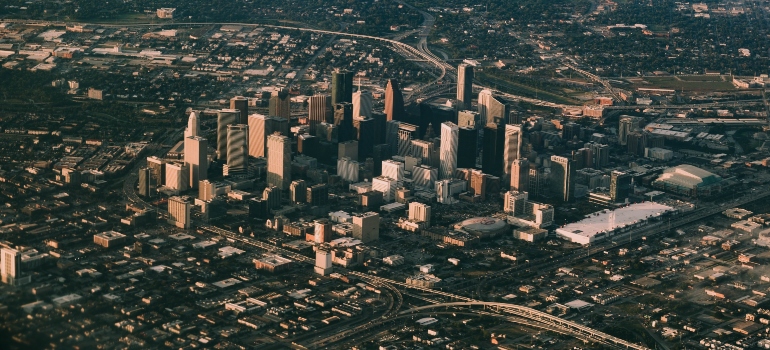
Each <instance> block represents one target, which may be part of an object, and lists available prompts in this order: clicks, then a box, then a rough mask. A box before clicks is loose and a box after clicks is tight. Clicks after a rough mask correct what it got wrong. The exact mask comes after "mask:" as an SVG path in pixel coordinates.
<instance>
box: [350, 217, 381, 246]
mask: <svg viewBox="0 0 770 350" xmlns="http://www.w3.org/2000/svg"><path fill="white" fill-rule="evenodd" d="M353 238H356V239H359V240H361V242H363V243H369V242H372V241H376V240H378V239H380V214H377V213H375V212H368V213H363V214H358V215H354V216H353Z"/></svg>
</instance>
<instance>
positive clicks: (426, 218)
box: [409, 202, 430, 227]
mask: <svg viewBox="0 0 770 350" xmlns="http://www.w3.org/2000/svg"><path fill="white" fill-rule="evenodd" d="M409 220H414V221H422V222H424V223H425V224H426V225H427V226H428V227H430V205H427V204H424V203H420V202H411V203H409Z"/></svg>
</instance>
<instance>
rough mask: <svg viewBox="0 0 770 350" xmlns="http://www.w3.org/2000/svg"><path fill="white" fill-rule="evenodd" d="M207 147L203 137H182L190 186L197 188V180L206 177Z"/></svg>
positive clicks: (207, 165)
mask: <svg viewBox="0 0 770 350" xmlns="http://www.w3.org/2000/svg"><path fill="white" fill-rule="evenodd" d="M230 126H232V125H228V127H230ZM208 149H209V142H208V140H206V139H205V138H203V137H200V136H190V137H188V138H186V139H184V162H185V164H186V165H187V166H188V167H189V169H190V187H191V188H198V182H200V181H203V180H206V179H208V172H209V158H208Z"/></svg>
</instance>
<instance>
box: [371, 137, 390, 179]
mask: <svg viewBox="0 0 770 350" xmlns="http://www.w3.org/2000/svg"><path fill="white" fill-rule="evenodd" d="M390 155H391V152H390V145H388V144H385V143H383V144H380V145H374V148H373V149H372V162H373V163H374V164H373V168H372V177H374V176H380V175H381V174H382V161H383V160H386V159H390Z"/></svg>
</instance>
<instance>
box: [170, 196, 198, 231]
mask: <svg viewBox="0 0 770 350" xmlns="http://www.w3.org/2000/svg"><path fill="white" fill-rule="evenodd" d="M191 208H192V201H191V200H190V198H189V197H178V196H175V197H171V198H169V199H168V216H169V218H168V221H169V223H170V224H172V225H174V226H176V227H179V228H184V229H187V228H190V225H191V224H192V221H191V220H190V209H191Z"/></svg>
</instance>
